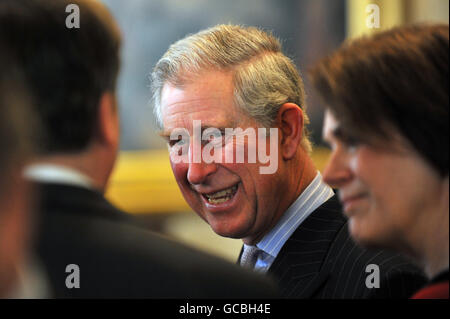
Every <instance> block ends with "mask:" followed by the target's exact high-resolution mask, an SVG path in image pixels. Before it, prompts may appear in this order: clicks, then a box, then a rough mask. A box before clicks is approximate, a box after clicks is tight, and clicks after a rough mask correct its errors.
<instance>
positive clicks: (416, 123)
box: [311, 24, 449, 176]
mask: <svg viewBox="0 0 450 319" xmlns="http://www.w3.org/2000/svg"><path fill="white" fill-rule="evenodd" d="M311 76H312V82H313V85H314V86H315V88H316V89H317V90H318V91H319V93H320V94H321V95H322V97H323V98H324V100H325V102H326V103H327V105H328V107H329V108H330V110H331V111H332V112H333V114H334V115H335V117H336V118H337V119H338V120H339V121H340V122H341V125H342V128H343V129H345V130H347V131H348V132H349V133H350V134H351V135H352V136H355V137H357V138H358V140H360V141H362V142H365V143H373V142H374V139H375V140H377V141H382V142H384V143H389V139H390V137H391V136H390V132H391V131H392V129H394V130H395V131H397V132H399V133H401V134H402V135H403V136H404V137H405V138H406V139H407V140H408V141H409V143H410V144H411V145H412V146H413V147H414V148H415V149H416V150H417V151H418V152H419V153H420V154H421V155H422V157H423V158H425V159H426V160H427V161H428V162H429V163H430V164H431V165H432V167H434V168H435V170H436V171H437V172H439V174H440V175H441V176H448V144H449V136H448V133H449V132H448V127H449V125H448V117H449V114H448V111H449V92H448V86H449V26H448V24H444V25H411V26H405V27H397V28H394V29H391V30H389V31H385V32H382V33H378V34H376V35H374V36H372V37H363V38H359V39H356V40H354V41H350V42H348V43H347V44H345V45H344V46H343V47H341V48H340V49H339V50H337V51H336V52H335V53H333V54H332V55H330V56H328V57H326V58H325V59H323V60H322V61H321V62H320V63H319V64H318V65H317V66H315V67H314V68H313V69H312V71H311Z"/></svg>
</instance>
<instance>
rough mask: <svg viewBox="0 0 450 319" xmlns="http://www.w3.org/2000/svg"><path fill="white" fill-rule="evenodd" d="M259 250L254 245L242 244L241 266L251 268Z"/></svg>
mask: <svg viewBox="0 0 450 319" xmlns="http://www.w3.org/2000/svg"><path fill="white" fill-rule="evenodd" d="M260 252H261V250H260V249H259V248H258V247H256V246H246V245H244V251H243V252H242V256H241V266H242V267H246V268H253V267H254V266H255V263H256V260H257V259H258V255H259V253H260Z"/></svg>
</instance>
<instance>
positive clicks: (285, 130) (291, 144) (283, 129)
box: [277, 103, 304, 160]
mask: <svg viewBox="0 0 450 319" xmlns="http://www.w3.org/2000/svg"><path fill="white" fill-rule="evenodd" d="M277 122H278V125H279V129H280V133H281V145H280V152H281V155H282V156H283V159H285V160H289V159H292V158H293V157H294V156H295V153H296V152H297V149H298V148H299V146H300V142H301V140H302V137H303V124H304V119H303V111H302V109H301V108H300V107H299V106H298V105H297V104H294V103H285V104H283V105H282V106H281V108H280V110H279V111H278V116H277Z"/></svg>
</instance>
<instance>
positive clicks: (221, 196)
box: [205, 185, 237, 204]
mask: <svg viewBox="0 0 450 319" xmlns="http://www.w3.org/2000/svg"><path fill="white" fill-rule="evenodd" d="M236 190H237V185H235V186H233V187H230V188H227V189H224V190H221V191H219V192H216V193H213V194H205V196H206V198H207V199H208V202H210V203H212V204H220V203H223V202H226V201H227V200H229V199H231V198H232V197H233V195H234V193H235V192H236Z"/></svg>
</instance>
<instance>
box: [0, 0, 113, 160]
mask: <svg viewBox="0 0 450 319" xmlns="http://www.w3.org/2000/svg"><path fill="white" fill-rule="evenodd" d="M70 5H77V6H78V8H79V18H80V19H79V21H80V25H79V28H69V27H68V25H67V24H66V22H67V21H66V20H69V22H70V21H71V20H70V17H69V15H70V13H71V11H70V10H66V9H67V8H68V7H69V6H70ZM0 35H1V36H2V37H3V38H4V41H6V45H7V46H8V47H9V49H10V50H11V51H12V55H14V56H15V57H16V58H17V60H18V63H20V65H21V67H23V72H24V74H25V77H26V80H27V81H28V83H29V87H30V91H31V93H32V95H33V96H34V100H35V109H36V113H37V116H38V117H39V119H40V120H41V122H42V126H43V129H44V130H45V133H46V134H45V135H46V136H45V137H46V138H45V143H44V145H42V148H41V150H42V151H43V152H44V153H45V154H53V153H71V152H79V151H82V150H84V149H86V148H87V147H88V146H89V143H90V142H91V140H92V137H93V136H94V134H95V132H96V129H97V127H96V125H97V119H98V116H99V107H98V106H99V103H100V99H101V98H102V95H103V94H104V93H105V92H112V93H114V92H115V88H116V80H117V75H118V72H119V49H120V44H121V35H120V31H119V28H118V26H117V24H116V22H115V20H114V19H113V17H112V16H111V14H110V12H109V11H108V10H107V9H106V7H105V6H104V5H103V4H101V3H100V2H99V1H96V0H74V1H72V0H20V1H16V0H2V1H0Z"/></svg>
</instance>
